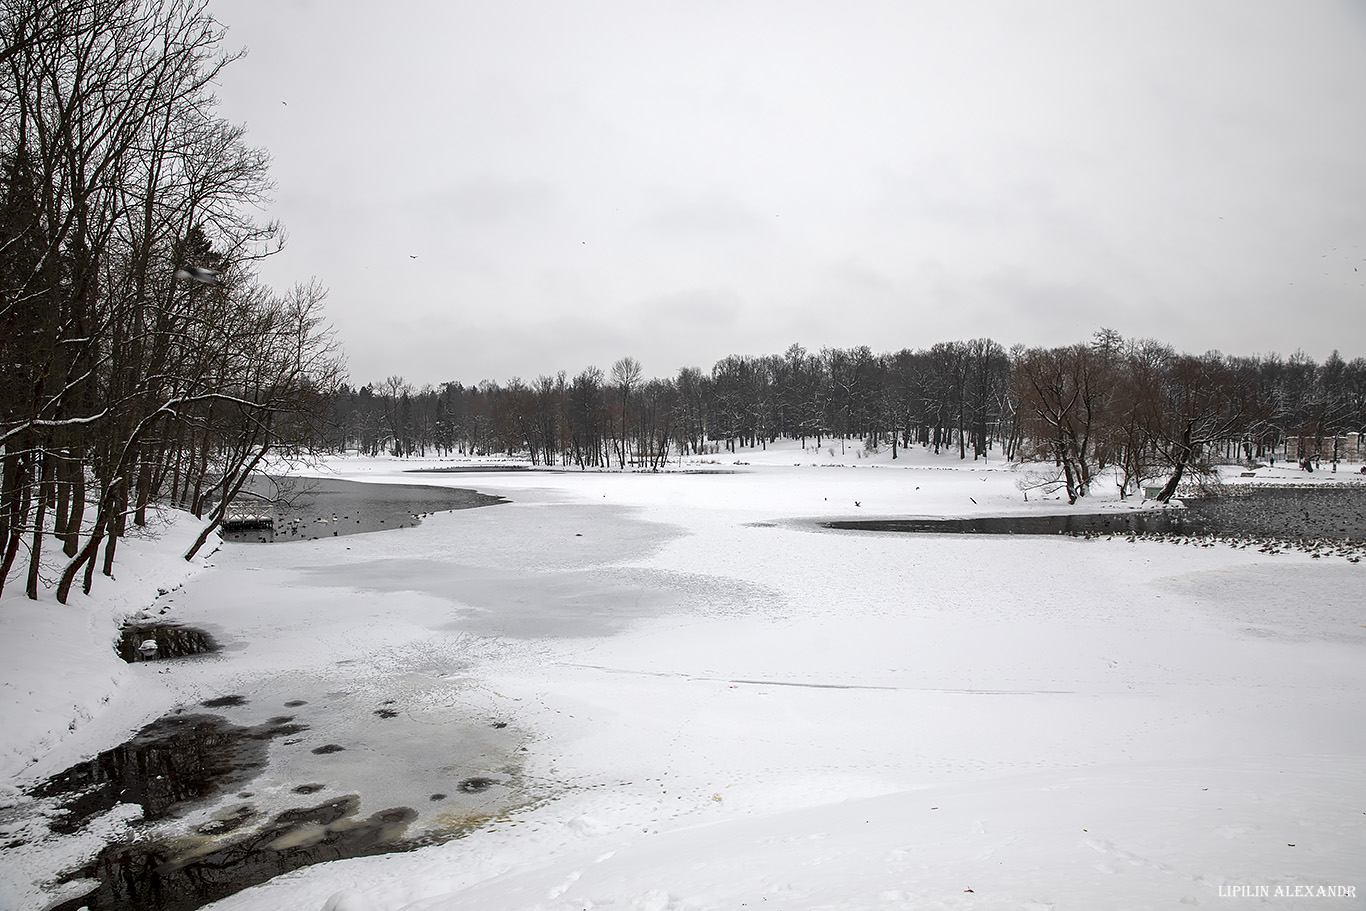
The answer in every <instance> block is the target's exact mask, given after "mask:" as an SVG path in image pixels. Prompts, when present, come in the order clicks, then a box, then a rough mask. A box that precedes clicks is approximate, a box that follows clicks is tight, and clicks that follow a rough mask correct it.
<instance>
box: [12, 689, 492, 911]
mask: <svg viewBox="0 0 1366 911" xmlns="http://www.w3.org/2000/svg"><path fill="white" fill-rule="evenodd" d="M247 702H248V700H247V699H246V698H245V697H243V696H240V695H227V696H220V697H217V698H215V699H210V700H206V701H205V702H203V703H201V708H213V709H236V708H239V707H242V706H245V705H246V704H247ZM287 704H290V705H291V706H295V707H303V706H307V705H309V703H308V702H307V701H306V700H290V702H289V703H287ZM305 711H307V709H305ZM299 717H300V716H297V715H292V714H291V715H278V716H275V717H272V718H270V719H269V720H267V721H265V722H262V723H260V724H256V725H244V724H234V723H232V722H231V721H230V720H228V719H227V718H225V717H224V716H222V715H218V714H212V713H207V712H203V711H193V712H184V713H180V714H174V715H169V716H167V717H164V718H161V719H159V720H157V721H156V722H153V723H152V724H150V725H148V726H147V727H145V728H143V729H142V730H140V731H138V732H137V734H135V735H134V736H133V737H132V738H131V739H129V740H128V741H127V742H126V743H124V744H121V745H120V746H118V747H116V748H115V749H112V750H107V751H105V752H103V753H101V754H100V755H98V756H96V757H95V758H94V759H91V760H89V761H86V762H82V763H80V764H78V765H75V766H72V767H71V768H69V769H67V770H66V771H64V772H62V773H60V774H59V775H55V776H53V777H52V778H49V779H48V780H46V781H44V782H43V783H42V784H40V785H38V786H37V787H36V788H34V789H33V790H32V791H31V792H30V796H31V797H34V798H40V799H44V800H46V801H48V802H49V804H50V805H52V810H50V811H48V812H47V814H46V816H47V819H46V825H47V828H48V829H49V830H50V831H51V832H52V833H53V834H54V835H58V836H61V835H70V834H74V833H77V832H80V831H82V830H83V829H84V828H85V827H86V826H87V825H89V823H90V822H91V821H92V820H94V819H95V818H96V817H98V816H100V815H102V814H104V813H106V812H108V811H109V810H111V809H113V808H114V807H115V806H116V805H118V804H120V803H125V804H137V805H138V806H140V807H141V808H142V820H141V821H139V822H137V823H134V824H133V825H132V827H131V837H130V838H127V839H124V840H120V841H118V842H115V843H111V844H108V845H106V846H105V848H104V849H103V850H102V851H101V852H100V853H99V854H98V855H97V856H96V857H95V858H94V859H92V860H91V861H89V862H88V863H86V864H84V865H82V866H81V867H79V868H77V869H74V870H67V871H65V873H64V874H63V876H62V882H64V883H74V882H78V881H79V882H82V884H83V885H88V886H89V887H90V889H91V891H89V892H87V893H85V894H83V895H82V896H80V897H79V898H73V899H70V900H67V901H64V902H62V903H60V904H57V905H54V906H53V908H54V909H59V911H77V909H79V908H82V907H85V908H89V909H90V911H133V909H139V911H141V909H154V911H189V909H194V908H199V907H201V906H203V905H205V904H208V903H210V902H213V901H217V900H218V899H221V898H224V897H226V896H228V895H232V894H233V893H235V892H238V891H241V890H242V889H245V888H248V887H250V886H253V885H257V884H258V883H262V882H265V881H266V880H268V879H271V878H272V877H275V876H279V875H280V874H282V873H288V872H290V871H292V870H297V869H299V868H301V867H305V866H308V865H311V864H315V863H321V862H324V861H330V860H341V859H345V858H350V857H361V856H366V855H372V854H383V853H391V852H400V851H409V850H413V849H415V848H417V847H420V846H422V845H424V844H430V843H434V842H437V841H443V840H446V839H448V838H452V837H458V836H460V835H464V834H466V833H468V832H469V831H472V830H473V829H475V828H476V827H477V826H478V825H480V824H483V823H485V822H487V817H484V816H480V815H479V814H477V813H476V814H470V815H465V816H463V817H460V818H459V819H458V820H457V821H456V822H454V823H451V824H448V825H445V826H444V827H443V828H442V829H441V830H440V831H439V832H437V833H435V834H432V833H430V832H429V833H427V834H423V835H421V836H420V837H411V836H410V835H409V828H410V825H411V824H412V823H413V821H414V820H416V819H417V818H418V816H419V814H418V812H417V811H416V810H415V809H413V808H412V807H407V806H395V807H389V808H387V809H382V810H379V811H377V812H375V813H372V814H370V815H369V816H367V817H363V816H361V815H360V812H359V810H360V801H361V798H360V795H358V794H346V793H342V794H337V793H336V790H335V782H332V783H330V784H325V783H323V782H322V780H317V781H304V782H302V783H300V784H298V785H297V786H295V787H293V788H292V790H293V793H295V794H301V795H312V794H318V792H322V791H330V792H331V793H324V794H318V797H317V798H316V799H317V800H319V801H320V802H318V803H316V804H311V805H307V806H299V807H293V808H290V809H286V810H283V811H279V810H278V809H275V810H267V809H265V808H263V807H261V806H260V805H259V803H258V802H256V801H255V800H254V796H255V795H254V794H253V793H252V791H251V790H250V788H251V782H252V781H253V780H254V779H255V778H256V777H257V776H258V775H260V774H261V773H262V772H263V771H264V770H265V769H266V765H267V760H268V755H267V754H268V751H269V750H270V748H271V744H272V743H276V742H278V743H280V744H281V745H282V746H283V747H284V748H286V749H288V748H290V747H291V746H292V747H293V748H294V749H296V750H303V749H307V748H308V746H309V744H308V742H307V739H308V737H309V736H311V735H310V734H309V733H308V732H309V731H310V726H309V725H308V724H305V723H301V721H300V720H299ZM496 726H497V725H495V727H496ZM503 727H506V725H503ZM299 735H303V736H299ZM344 749H345V748H344V747H343V746H342V745H340V744H325V745H323V746H321V747H317V748H314V749H312V750H311V752H312V753H314V754H330V753H334V752H341V751H343V750H344ZM317 772H318V770H316V769H315V770H314V772H313V774H317ZM324 777H325V775H324ZM456 781H458V784H456V789H457V790H458V791H459V792H461V793H465V794H482V793H484V792H486V791H488V790H489V789H490V788H492V787H494V786H495V785H501V784H504V781H503V780H501V779H494V778H490V777H487V776H471V777H468V778H465V779H463V780H459V779H457V780H456ZM452 783H453V784H455V783H456V782H455V781H452ZM234 794H235V795H236V798H237V800H236V802H235V803H234V802H232V800H231V799H230V798H231V797H232V795H234ZM225 799H227V800H226V802H224V801H225ZM446 799H447V795H446V794H444V793H435V794H432V795H431V797H430V798H429V801H430V802H433V803H444V802H445V801H446ZM215 802H223V808H222V809H221V810H218V811H217V812H215V814H214V815H213V816H212V817H211V818H209V819H208V820H206V821H203V822H200V823H198V824H197V825H195V826H194V827H193V828H192V829H191V830H189V831H185V832H184V833H183V834H172V835H167V834H161V833H157V831H156V830H151V831H148V829H147V828H145V827H146V826H147V824H148V823H155V822H157V821H158V820H168V819H173V818H177V817H182V816H184V815H186V814H187V813H189V812H191V811H193V810H196V809H199V808H202V807H204V806H205V805H208V804H211V803H215ZM163 831H164V830H163Z"/></svg>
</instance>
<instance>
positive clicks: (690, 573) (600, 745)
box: [7, 447, 1366, 911]
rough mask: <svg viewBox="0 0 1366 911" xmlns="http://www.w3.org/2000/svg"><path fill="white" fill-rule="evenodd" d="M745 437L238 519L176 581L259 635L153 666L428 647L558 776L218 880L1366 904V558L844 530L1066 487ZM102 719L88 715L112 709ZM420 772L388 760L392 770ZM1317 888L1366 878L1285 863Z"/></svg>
mask: <svg viewBox="0 0 1366 911" xmlns="http://www.w3.org/2000/svg"><path fill="white" fill-rule="evenodd" d="M835 452H838V450H837V449H836V450H835ZM715 458H718V459H719V460H720V461H719V462H718V464H715V465H705V464H695V465H691V466H687V465H685V466H684V467H685V468H688V467H692V468H710V469H721V468H725V469H734V470H736V471H737V472H739V473H735V474H712V475H696V474H692V475H690V474H681V473H674V474H668V475H646V474H631V473H626V474H622V473H592V472H589V473H579V472H577V471H570V472H553V473H547V472H537V473H503V474H477V475H464V474H449V475H440V474H433V475H414V474H408V473H405V469H409V468H415V467H422V465H421V463H414V462H402V461H396V460H385V459H378V460H371V459H343V460H337V461H335V462H334V463H331V464H330V465H328V466H325V467H324V468H325V470H326V471H327V472H329V473H330V474H333V475H335V476H340V477H353V478H359V479H365V480H370V481H374V482H377V483H414V482H423V483H436V484H443V485H448V486H467V487H475V488H477V489H479V490H481V491H483V492H487V493H498V494H502V495H505V496H507V497H509V499H510V500H511V501H512V502H511V503H510V504H509V505H506V506H498V507H492V508H487V509H479V510H471V511H467V512H462V513H455V514H444V515H438V516H434V517H431V518H428V519H427V520H425V521H424V523H423V525H422V526H420V527H418V528H407V529H403V530H401V531H394V532H385V533H382V534H375V535H369V536H359V537H352V538H339V539H332V540H326V539H324V540H322V541H316V542H307V543H291V544H282V545H278V546H270V547H255V548H253V547H249V546H236V547H225V548H224V550H223V551H221V552H220V553H219V554H218V556H216V557H215V558H214V561H213V562H215V563H217V564H218V566H216V567H215V568H213V569H212V570H211V571H210V572H209V573H207V574H205V576H204V577H203V578H201V579H199V580H197V581H196V582H193V583H191V584H190V585H188V586H186V587H185V589H183V591H182V592H180V593H177V605H176V609H175V613H176V615H177V616H178V617H181V618H184V619H187V620H191V621H198V622H212V623H217V624H219V625H221V626H223V627H224V628H225V629H226V630H230V631H231V635H232V638H233V639H234V642H235V645H234V647H233V648H232V649H230V650H228V651H226V652H225V653H224V654H223V655H222V656H221V657H220V659H218V660H215V661H214V662H202V663H199V664H197V665H195V666H194V667H193V668H189V667H187V668H183V669H180V668H178V669H177V670H176V671H175V674H174V675H170V676H174V678H175V680H176V682H175V684H174V687H172V686H171V680H170V677H169V676H163V677H162V678H160V679H159V680H158V679H154V678H150V677H149V678H148V680H149V683H151V684H164V685H165V689H166V691H167V692H173V693H179V695H180V696H181V698H198V697H204V696H210V695H218V694H221V693H226V692H244V693H247V694H249V695H251V696H252V697H253V698H255V697H256V695H257V693H258V692H259V693H261V694H262V696H264V690H265V689H267V688H268V681H269V679H270V678H271V675H281V674H290V675H293V676H294V677H297V678H298V679H312V680H314V681H315V683H314V685H315V688H316V689H318V690H320V691H321V690H324V689H327V688H328V687H332V686H334V685H337V684H336V683H335V681H339V680H344V681H345V682H346V685H347V688H348V689H353V690H354V689H358V688H359V689H361V690H365V689H366V688H367V687H369V686H370V685H371V683H372V682H373V681H376V680H381V679H383V680H392V679H397V678H401V679H402V680H405V681H410V682H411V681H413V680H418V681H420V682H421V688H422V692H423V693H424V694H431V695H432V696H434V697H437V698H439V699H441V700H443V701H444V702H445V703H447V704H451V705H455V706H456V707H458V708H461V709H462V710H464V711H465V712H467V713H473V714H475V715H477V716H478V717H481V718H482V717H497V718H499V719H503V720H505V721H507V722H508V723H509V724H510V725H511V728H510V729H519V730H522V731H526V732H528V734H529V737H530V740H529V742H528V750H527V752H526V753H525V754H524V755H525V760H524V762H525V768H524V770H523V772H522V773H521V778H522V780H524V781H526V782H534V783H536V786H537V788H538V791H537V795H538V796H539V797H541V798H543V799H542V800H540V801H538V802H537V803H536V804H535V805H533V806H530V807H528V808H525V809H522V810H519V811H516V812H511V813H508V814H506V815H505V816H502V817H501V818H498V819H496V820H495V821H493V822H491V823H490V824H489V825H487V826H486V827H484V828H482V829H480V830H478V831H476V832H474V833H473V834H471V835H469V836H467V837H464V838H460V839H456V840H454V841H450V842H448V843H446V844H443V845H440V846H436V847H432V848H427V849H423V850H421V851H416V852H412V853H409V854H403V855H390V856H384V857H373V858H362V859H356V860H352V861H345V862H338V863H331V864H324V865H319V866H316V867H311V868H307V869H304V870H300V871H297V872H296V873H292V874H288V875H286V876H283V877H279V878H277V879H276V880H273V881H271V882H270V883H267V884H265V885H263V886H260V887H257V888H253V889H250V890H247V891H245V892H242V893H239V894H238V895H236V896H233V897H231V898H228V899H225V900H223V901H222V902H219V903H218V904H217V905H215V906H214V907H215V908H216V909H218V911H223V909H235V911H245V909H249V911H265V909H274V908H282V907H289V908H302V909H322V908H330V909H332V911H399V909H407V911H435V909H448V911H454V909H474V908H480V909H500V911H501V909H509V911H510V909H547V911H549V909H555V911H568V909H586V908H600V907H613V908H635V909H670V908H673V909H684V908H689V909H691V908H697V909H704V908H716V909H721V908H725V909H734V908H740V907H754V908H759V907H773V908H787V909H803V908H807V909H812V908H859V909H871V908H889V909H909V908H924V907H945V908H1056V909H1063V908H1078V909H1091V908H1160V907H1190V906H1198V905H1205V906H1211V905H1212V906H1216V907H1220V908H1225V907H1227V908H1240V907H1250V906H1254V905H1255V906H1257V907H1285V908H1295V907H1307V906H1312V907H1320V908H1322V907H1329V908H1346V907H1360V906H1361V897H1360V896H1361V895H1362V894H1363V892H1366V890H1364V889H1363V887H1366V882H1363V878H1364V877H1363V873H1362V870H1363V868H1362V865H1361V862H1360V859H1361V858H1362V857H1364V856H1366V781H1364V780H1363V778H1362V776H1361V775H1360V768H1361V767H1362V761H1363V760H1364V759H1366V730H1363V728H1362V726H1361V725H1360V719H1361V718H1362V717H1366V714H1364V713H1366V662H1363V661H1362V658H1363V657H1366V610H1364V609H1363V605H1362V600H1361V598H1360V591H1361V588H1362V585H1361V583H1362V572H1363V570H1362V568H1361V567H1360V566H1359V565H1350V564H1347V563H1345V562H1344V561H1341V560H1338V561H1314V560H1312V559H1310V558H1309V557H1308V556H1305V555H1299V554H1282V555H1278V556H1266V555H1260V554H1257V553H1255V552H1248V551H1239V550H1234V549H1231V548H1225V547H1210V548H1203V547H1202V548H1197V547H1189V546H1176V545H1171V544H1163V543H1156V542H1148V541H1138V542H1134V543H1129V542H1126V541H1122V540H1114V541H1106V540H1104V539H1100V540H1091V541H1085V540H1079V539H1072V538H1062V539H1058V538H1014V539H1003V538H985V537H962V536H949V535H891V534H873V533H859V532H830V531H824V530H820V529H818V528H816V527H815V523H814V522H813V521H808V520H814V519H817V518H835V517H862V516H869V515H972V514H982V513H999V512H1003V511H1023V510H1026V509H1027V510H1031V511H1033V510H1038V511H1065V510H1067V509H1068V507H1067V505H1066V502H1065V500H1064V501H1061V502H1059V501H1056V500H1044V501H1039V500H1038V498H1036V497H1035V496H1034V495H1033V494H1031V495H1030V498H1029V501H1028V504H1027V505H1026V503H1025V501H1024V498H1023V494H1022V491H1021V490H1020V489H1019V488H1018V487H1017V485H1016V484H1015V480H1016V478H1018V477H1019V476H1020V472H1019V471H1018V470H1016V469H1013V468H1011V467H1010V466H1008V465H1006V464H1004V463H995V462H992V463H989V464H987V465H986V466H983V465H981V464H980V463H978V464H975V465H974V464H973V463H972V462H971V461H970V460H969V461H968V462H966V463H962V462H959V460H958V459H957V458H956V456H954V457H949V458H940V459H935V458H934V457H933V456H929V455H927V454H925V453H923V452H920V451H917V450H912V451H911V452H910V453H903V456H902V459H905V461H904V462H903V461H902V459H898V460H897V461H898V463H901V464H897V465H892V464H889V461H890V460H886V461H882V462H878V461H876V460H875V461H873V462H872V463H871V464H875V465H877V466H878V467H877V468H876V469H875V470H872V469H865V468H864V467H863V466H864V462H863V459H860V458H859V457H858V456H854V457H853V458H852V463H853V464H852V466H846V467H825V465H821V466H819V467H813V466H812V465H811V464H809V463H805V464H802V465H800V466H798V465H795V464H793V463H794V462H797V461H799V457H798V456H797V454H796V453H794V452H792V451H791V450H790V449H789V450H788V451H786V452H783V451H782V450H781V447H780V448H779V449H777V450H770V451H769V452H767V453H764V452H762V451H761V452H757V453H756V452H744V453H739V454H736V455H734V456H733V457H731V460H730V463H729V464H725V463H724V459H725V457H724V456H720V457H715ZM845 458H846V459H848V458H849V454H848V453H846V454H845ZM864 458H867V457H864ZM876 458H878V459H886V456H885V454H878V456H877V457H876ZM826 459H827V460H828V462H829V464H830V465H831V466H833V465H834V460H835V459H836V456H835V455H834V453H830V452H827V454H826ZM735 461H741V462H748V463H749V464H748V465H735V464H734V463H735ZM429 464H431V465H441V464H443V463H440V462H432V463H429ZM444 464H449V463H444ZM903 466H904V467H903ZM1259 473H1260V472H1259ZM974 501H975V502H974ZM1097 505H1100V506H1102V507H1109V508H1120V507H1121V504H1120V503H1119V502H1118V500H1117V497H1116V496H1115V495H1114V494H1113V493H1111V492H1110V491H1106V490H1102V489H1098V490H1097V496H1096V497H1095V498H1092V499H1091V500H1090V502H1087V503H1083V504H1078V506H1077V507H1076V510H1077V511H1081V510H1082V509H1083V508H1091V509H1094V508H1095V507H1096V506H1097ZM1133 505H1135V504H1134V503H1133V502H1132V501H1130V502H1128V503H1125V504H1122V506H1123V508H1131V507H1132V506H1133ZM120 575H121V574H120ZM97 593H98V590H97ZM7 600H8V599H7ZM46 606H47V607H49V608H51V607H52V606H51V605H46ZM139 670H145V669H139ZM377 692H378V691H377ZM277 695H284V694H277ZM149 698H152V697H150V696H149ZM156 698H157V699H160V698H165V697H156ZM153 701H155V700H153ZM125 708H126V706H125ZM107 714H108V715H111V716H112V715H115V714H117V713H116V712H115V710H114V709H110V710H109V711H108V712H107ZM443 717H444V716H443ZM443 723H449V722H446V721H444V720H443ZM86 730H87V729H83V730H82V732H81V734H82V736H81V737H78V738H77V739H81V740H82V742H83V743H85V744H86V747H85V748H86V749H87V750H90V749H98V748H100V747H101V746H108V745H111V743H112V742H116V739H115V740H114V741H111V743H106V744H102V745H101V744H97V740H98V738H95V737H87V736H85V731H86ZM352 752H354V753H359V751H358V750H357V751H349V752H348V753H342V754H338V755H340V756H347V755H351V753H352ZM45 764H46V762H45ZM422 771H423V770H422V769H420V768H415V767H411V766H403V765H398V764H390V765H386V766H383V767H377V768H375V769H373V770H371V775H372V778H373V779H374V781H373V782H372V784H373V786H374V788H375V789H376V790H383V788H385V787H388V788H389V789H390V790H396V787H397V785H399V784H401V782H396V781H389V782H386V781H384V780H383V779H385V778H386V777H387V778H390V779H401V778H404V777H408V776H410V775H416V774H419V773H420V772H422ZM271 774H272V776H273V777H274V778H280V777H281V775H282V773H281V772H279V771H278V770H277V771H274V772H272V773H271ZM310 780H314V779H310ZM316 780H323V779H321V778H319V779H316ZM260 784H261V785H262V787H260V788H254V790H258V791H262V790H269V789H270V788H272V787H276V785H277V784H279V785H280V786H281V787H283V786H284V785H287V784H288V782H285V781H283V780H281V781H280V782H275V781H274V780H272V781H268V782H261V783H260ZM381 805H382V804H381ZM1245 887H1246V888H1248V889H1252V890H1256V889H1262V888H1265V889H1266V890H1267V896H1266V900H1265V901H1264V902H1262V901H1260V900H1259V901H1258V902H1251V901H1245V900H1243V899H1241V898H1239V897H1237V896H1240V895H1243V894H1247V893H1244V892H1240V891H1239V890H1241V889H1244V888H1245ZM1296 887H1299V888H1307V887H1324V888H1338V889H1347V888H1355V890H1356V892H1357V897H1356V898H1355V899H1353V898H1351V897H1345V898H1344V897H1337V898H1333V899H1331V900H1328V899H1324V900H1316V901H1315V902H1314V903H1313V904H1312V905H1306V904H1305V903H1304V902H1301V901H1297V900H1296V899H1294V898H1285V897H1282V896H1277V895H1274V894H1272V893H1273V892H1274V890H1276V889H1278V888H1280V889H1286V888H1290V889H1292V890H1293V889H1294V888H1296Z"/></svg>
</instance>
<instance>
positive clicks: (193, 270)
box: [175, 266, 223, 288]
mask: <svg viewBox="0 0 1366 911" xmlns="http://www.w3.org/2000/svg"><path fill="white" fill-rule="evenodd" d="M175 277H176V278H188V279H190V280H192V281H197V282H200V283H202V284H205V285H213V286H214V287H215V288H221V287H223V276H221V275H219V274H218V273H217V272H215V271H214V270H212V269H205V268H204V267H203V266H181V267H180V268H179V269H177V270H176V272H175Z"/></svg>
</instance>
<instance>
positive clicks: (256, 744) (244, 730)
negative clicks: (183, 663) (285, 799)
mask: <svg viewBox="0 0 1366 911" xmlns="http://www.w3.org/2000/svg"><path fill="white" fill-rule="evenodd" d="M292 721H293V719H287V718H279V719H272V722H270V723H267V724H265V725H261V726H257V727H243V726H240V725H235V724H231V723H229V722H228V721H227V720H226V719H224V718H222V717H220V716H218V715H208V714H181V715H170V716H168V717H165V718H161V719H158V720H157V721H154V722H152V723H151V724H149V725H148V726H147V727H145V728H143V729H142V730H140V731H138V732H137V734H135V735H134V736H133V737H132V739H130V740H128V741H127V742H126V743H123V744H120V745H119V746H117V747H115V748H114V749H112V750H106V751H104V752H103V753H100V754H99V755H98V756H96V757H95V758H94V759H90V760H87V761H86V762H82V763H80V764H78V765H74V766H72V767H71V768H69V769H67V770H66V771H65V772H62V773H60V774H58V775H54V776H53V777H52V778H49V779H48V780H47V781H45V782H43V783H42V784H40V785H39V786H38V787H37V788H35V789H34V790H33V792H32V793H33V796H35V797H43V798H57V799H58V800H57V802H58V806H59V807H60V810H59V814H58V815H57V816H55V817H53V818H52V820H51V821H50V822H49V823H48V828H49V829H51V830H52V831H53V832H55V833H57V834H59V835H69V834H71V833H73V832H78V831H80V830H81V829H82V828H83V827H84V826H85V825H86V824H87V823H89V822H90V820H92V819H94V818H95V817H96V816H99V815H100V814H102V813H106V812H108V811H109V810H111V809H113V808H114V806H115V805H117V804H120V803H130V804H138V805H139V806H141V807H142V816H143V819H144V820H146V821H149V822H151V821H155V820H158V819H163V818H165V817H167V816H170V815H173V814H174V813H175V812H176V811H177V810H180V809H183V808H185V807H186V806H188V805H189V804H192V803H195V802H197V801H201V800H205V799H207V798H210V797H214V796H216V795H218V794H220V793H224V792H226V791H228V790H231V789H232V788H235V787H237V786H238V785H240V784H243V783H245V782H247V781H249V780H250V779H251V778H253V777H255V776H256V775H257V774H258V773H259V772H260V771H261V770H262V769H263V768H265V765H266V749H267V746H268V743H269V741H270V740H272V739H273V738H276V737H283V736H288V735H291V734H297V733H300V732H301V731H304V730H307V728H306V726H304V725H301V724H292V723H291V722H292Z"/></svg>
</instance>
